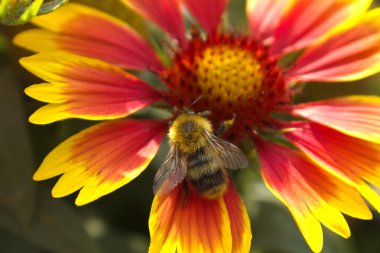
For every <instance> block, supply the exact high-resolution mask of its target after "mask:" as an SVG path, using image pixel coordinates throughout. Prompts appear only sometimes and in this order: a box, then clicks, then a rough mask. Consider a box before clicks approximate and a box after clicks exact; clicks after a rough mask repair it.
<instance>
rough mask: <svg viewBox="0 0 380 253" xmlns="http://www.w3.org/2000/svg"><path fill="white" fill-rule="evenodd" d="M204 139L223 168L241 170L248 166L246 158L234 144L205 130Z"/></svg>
mask: <svg viewBox="0 0 380 253" xmlns="http://www.w3.org/2000/svg"><path fill="white" fill-rule="evenodd" d="M205 138H206V140H207V141H208V144H209V149H210V150H211V152H212V153H213V154H214V155H215V157H216V159H219V160H220V161H221V163H222V166H224V167H225V168H228V169H241V168H245V167H247V166H248V160H247V158H246V156H245V155H244V153H243V152H242V151H241V150H240V149H239V148H238V147H236V146H235V145H234V144H232V143H229V142H228V141H225V140H222V139H220V138H218V137H216V136H215V135H214V134H212V133H210V132H208V131H206V130H205Z"/></svg>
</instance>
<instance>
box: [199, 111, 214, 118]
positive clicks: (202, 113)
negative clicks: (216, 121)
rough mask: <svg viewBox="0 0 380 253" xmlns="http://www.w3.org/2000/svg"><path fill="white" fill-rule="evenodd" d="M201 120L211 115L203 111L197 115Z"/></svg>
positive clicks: (209, 112)
mask: <svg viewBox="0 0 380 253" xmlns="http://www.w3.org/2000/svg"><path fill="white" fill-rule="evenodd" d="M199 115H200V116H201V117H202V118H208V117H210V115H211V111H203V112H201V113H200V114H199Z"/></svg>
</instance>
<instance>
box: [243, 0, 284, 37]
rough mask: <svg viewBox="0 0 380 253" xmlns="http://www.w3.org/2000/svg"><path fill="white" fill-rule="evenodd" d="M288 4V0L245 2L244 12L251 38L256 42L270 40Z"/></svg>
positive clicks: (251, 0)
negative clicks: (245, 12)
mask: <svg viewBox="0 0 380 253" xmlns="http://www.w3.org/2000/svg"><path fill="white" fill-rule="evenodd" d="M289 2H290V1H289V0H281V1H279V0H266V1H260V0H247V5H246V11H247V17H248V24H249V27H250V32H251V36H252V37H253V38H254V39H256V40H258V41H265V40H266V39H269V38H270V39H271V40H272V39H273V38H272V37H273V33H274V31H275V29H276V28H277V26H278V24H279V22H280V19H281V16H282V14H283V12H284V11H285V9H286V6H287V5H288V3H289ZM271 42H272V41H271Z"/></svg>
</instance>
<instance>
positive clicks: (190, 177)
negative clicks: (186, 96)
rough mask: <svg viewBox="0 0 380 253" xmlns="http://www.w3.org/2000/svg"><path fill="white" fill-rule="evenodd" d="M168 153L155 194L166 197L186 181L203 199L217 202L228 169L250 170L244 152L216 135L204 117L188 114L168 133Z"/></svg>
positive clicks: (174, 122)
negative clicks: (247, 168) (165, 195)
mask: <svg viewBox="0 0 380 253" xmlns="http://www.w3.org/2000/svg"><path fill="white" fill-rule="evenodd" d="M168 136H169V144H170V150H169V153H168V155H167V157H166V159H165V161H164V163H163V164H162V166H161V167H160V168H159V169H158V170H157V173H156V175H155V178H154V183H153V192H154V194H156V193H157V192H158V193H159V194H167V193H169V192H170V191H171V190H172V189H174V187H175V186H176V185H177V184H179V183H181V182H183V181H184V179H185V178H186V179H187V181H184V184H185V186H186V183H188V185H189V186H190V187H192V189H194V190H195V191H196V192H198V193H199V194H200V195H201V196H202V197H204V198H207V199H215V198H217V197H219V196H221V195H223V193H224V192H225V191H226V189H227V186H228V173H227V170H226V169H238V168H245V167H247V166H248V161H247V159H246V157H245V155H244V154H243V152H242V151H241V150H240V149H239V148H238V147H236V146H235V145H233V144H231V143H229V142H227V141H225V140H222V139H220V138H218V137H217V136H215V135H214V134H213V130H212V125H211V123H210V121H209V120H208V119H207V118H206V117H205V115H202V114H195V113H194V112H191V111H189V112H186V113H184V114H181V115H180V116H178V117H177V118H176V119H175V120H174V121H173V123H172V124H171V127H170V129H169V134H168Z"/></svg>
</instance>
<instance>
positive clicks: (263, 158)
mask: <svg viewBox="0 0 380 253" xmlns="http://www.w3.org/2000/svg"><path fill="white" fill-rule="evenodd" d="M257 144H258V152H259V158H260V162H261V165H262V174H263V178H264V180H265V182H266V184H267V185H268V187H269V188H270V190H271V191H272V192H273V193H274V195H275V196H277V197H278V198H279V199H280V200H281V201H282V202H283V203H284V204H285V205H286V206H287V207H288V208H289V210H290V211H291V213H292V215H293V217H294V218H295V220H296V222H297V224H298V226H299V228H300V230H301V232H302V234H303V236H304V237H305V239H306V241H307V242H308V244H309V246H310V247H311V249H312V250H313V251H314V252H320V251H321V249H322V244H323V236H322V230H321V227H320V223H322V224H323V225H325V226H326V227H327V228H329V229H330V230H332V231H333V232H335V233H337V234H339V235H341V236H343V237H349V236H350V230H349V227H348V225H347V223H346V221H345V219H344V217H343V215H342V214H341V212H344V213H346V214H348V215H350V216H353V217H357V218H362V219H370V218H371V217H372V216H371V213H370V211H369V209H368V207H367V206H366V204H365V202H364V201H363V199H362V198H361V197H360V195H359V193H358V192H357V190H356V189H355V188H354V187H352V186H350V185H348V184H346V183H344V182H343V181H341V180H340V179H338V178H337V177H335V176H333V175H332V174H330V173H328V172H326V171H325V170H323V169H321V168H318V167H317V166H316V165H315V164H313V163H312V162H311V161H309V160H308V159H307V158H305V157H304V156H302V155H301V154H299V153H297V152H295V151H293V150H291V149H289V148H285V147H281V146H279V145H277V144H271V143H269V142H265V141H258V142H257Z"/></svg>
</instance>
